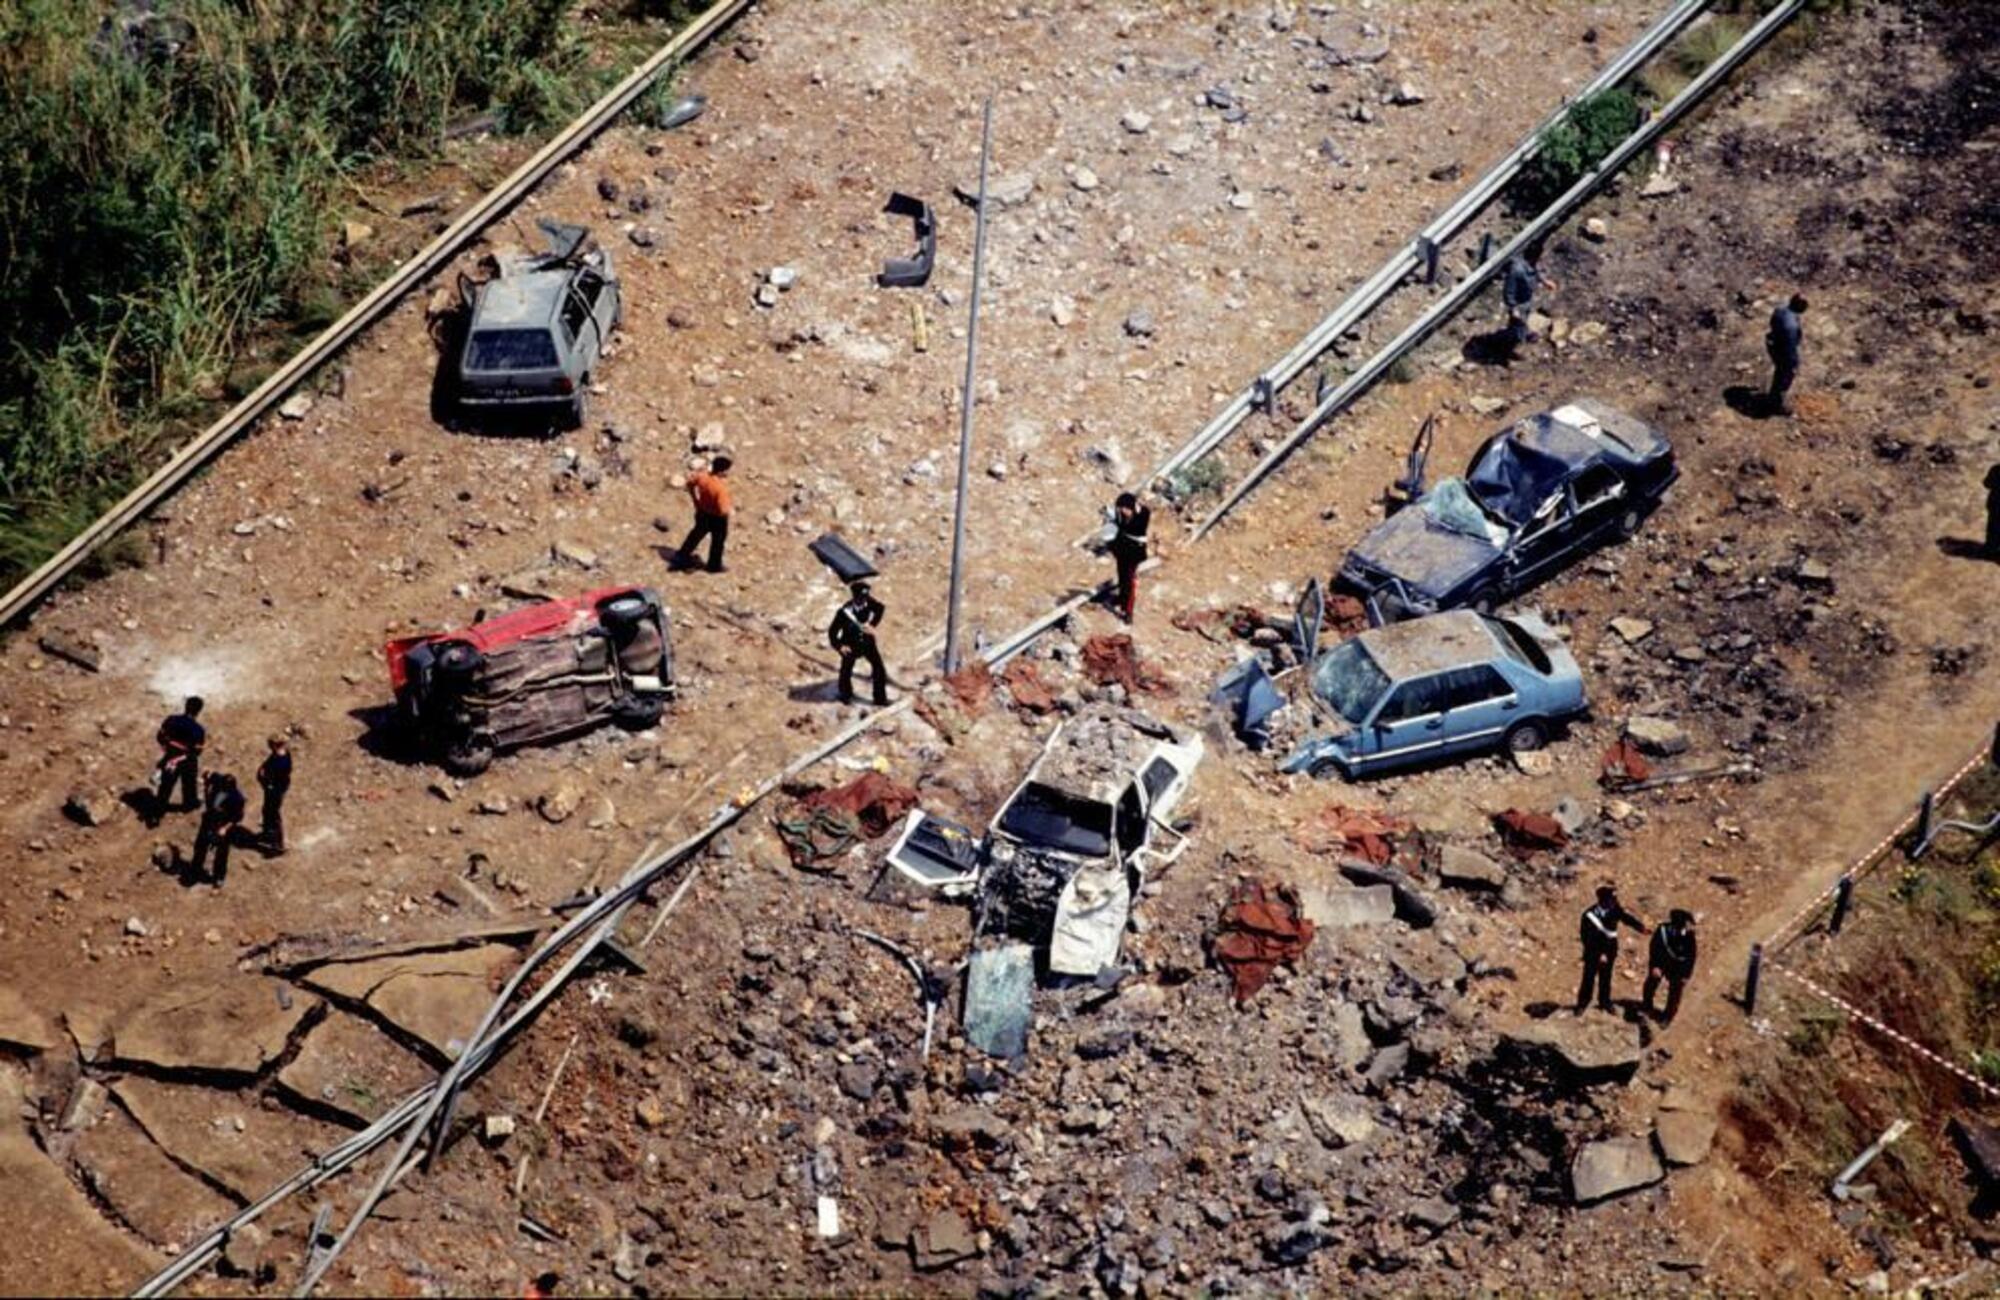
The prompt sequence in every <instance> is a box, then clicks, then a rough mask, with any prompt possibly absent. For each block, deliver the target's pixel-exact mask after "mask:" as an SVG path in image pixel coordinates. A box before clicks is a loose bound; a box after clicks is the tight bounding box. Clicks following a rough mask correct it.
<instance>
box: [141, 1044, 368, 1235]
mask: <svg viewBox="0 0 2000 1300" xmlns="http://www.w3.org/2000/svg"><path fill="white" fill-rule="evenodd" d="M111 1091H112V1092H113V1093H114V1094H116V1096H117V1098H118V1102H119V1104H120V1105H122V1106H124V1107H125V1110H126V1111H127V1113H129V1114H130V1115H131V1116H132V1118H133V1119H134V1120H136V1121H137V1122H138V1124H139V1127H140V1128H141V1129H142V1130H144V1131H145V1134H146V1136H147V1137H149V1138H151V1139H152V1140H153V1141H154V1142H155V1143H157V1144H158V1145H159V1148H160V1149H161V1150H162V1151H164V1152H166V1153H167V1155H168V1156H170V1157H172V1159H173V1160H174V1162H175V1163H176V1164H179V1165H180V1166H182V1167H183V1168H186V1169H194V1170H198V1171H200V1173H201V1174H202V1175H203V1176H204V1177H205V1178H207V1179H208V1180H209V1181H210V1182H213V1183H215V1184H217V1185H219V1186H221V1187H223V1188H226V1189H227V1190H228V1191H230V1192H231V1193H233V1194H234V1195H236V1196H238V1197H240V1198H242V1199H243V1200H244V1201H245V1202H246V1203H247V1202H249V1201H250V1200H252V1199H254V1198H255V1197H257V1196H260V1195H262V1194H263V1193H264V1192H266V1191H268V1190H269V1189H270V1188H271V1186H272V1185H273V1184H275V1183H277V1182H279V1181H281V1180H282V1179H284V1178H285V1177H286V1176H287V1175H289V1174H291V1173H292V1172H293V1170H295V1169H296V1168H298V1166H299V1165H300V1164H301V1163H303V1162H305V1161H307V1160H310V1159H311V1158H312V1155H313V1153H314V1152H318V1151H324V1150H326V1149H327V1148H329V1147H331V1146H333V1145H334V1144H335V1143H336V1142H337V1141H339V1138H340V1134H339V1132H338V1131H337V1130H335V1129H331V1128H328V1127H327V1126H325V1125H323V1124H317V1123H314V1122H313V1121H311V1120H307V1119H302V1118H300V1117H299V1116H297V1115H294V1114H292V1113H291V1112H290V1111H287V1110H284V1109H282V1108H272V1107H266V1106H260V1105H258V1104H257V1099H256V1098H255V1097H254V1096H248V1095H241V1094H238V1093H234V1092H224V1091H220V1090H217V1089H214V1088H204V1087H201V1086H198V1085H192V1084H178V1083H161V1082H159V1081H158V1080H156V1079H147V1078H143V1077H141V1076H139V1075H127V1076H126V1077H124V1078H123V1079H120V1080H118V1081H117V1082H115V1083H113V1084H112V1085H111Z"/></svg>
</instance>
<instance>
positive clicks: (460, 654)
mask: <svg viewBox="0 0 2000 1300" xmlns="http://www.w3.org/2000/svg"><path fill="white" fill-rule="evenodd" d="M485 663H486V659H485V657H484V656H483V655H481V654H480V653H479V652H478V651H477V650H475V649H473V648H472V647H471V646H469V645H467V644H466V643H465V642H463V641H453V642H451V643H450V644H448V645H446V646H445V647H444V648H443V649H441V650H439V651H438V656H437V671H438V672H439V673H441V674H443V675H444V676H446V677H470V676H472V675H473V674H474V673H476V672H478V671H479V670H480V668H481V667H483V666H484V665H485Z"/></svg>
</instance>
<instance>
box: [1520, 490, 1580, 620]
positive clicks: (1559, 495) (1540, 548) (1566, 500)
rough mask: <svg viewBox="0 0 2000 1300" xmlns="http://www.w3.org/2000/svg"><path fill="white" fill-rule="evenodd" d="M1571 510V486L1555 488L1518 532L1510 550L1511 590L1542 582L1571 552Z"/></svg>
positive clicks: (1523, 588)
mask: <svg viewBox="0 0 2000 1300" xmlns="http://www.w3.org/2000/svg"><path fill="white" fill-rule="evenodd" d="M1570 524H1571V512H1570V497H1569V487H1568V485H1567V484H1565V485H1564V486H1562V487H1559V488H1555V489H1553V490H1552V491H1551V492H1550V494H1549V495H1548V496H1547V497H1546V498H1544V499H1543V501H1542V504H1541V506H1540V507H1539V508H1538V509H1537V510H1536V511H1535V515H1534V518H1532V519H1530V520H1529V521H1528V522H1527V524H1526V525H1525V526H1524V527H1523V528H1522V529H1521V531H1520V532H1519V533H1517V534H1516V535H1515V538H1514V543H1513V545H1512V546H1511V547H1510V548H1509V550H1508V553H1507V578H1508V581H1507V586H1508V593H1509V594H1510V595H1511V594H1513V593H1515V592H1519V591H1522V590H1525V589H1526V588H1528V587H1530V586H1532V585H1533V584H1535V583H1536V582H1539V581H1541V579H1542V578H1543V577H1545V576H1546V575H1547V574H1548V573H1549V572H1550V571H1551V570H1552V569H1553V568H1554V567H1555V566H1556V564H1557V563H1558V562H1559V561H1560V560H1561V559H1562V558H1563V557H1564V556H1565V555H1567V554H1568V553H1569V551H1570V549H1571V546H1570V541H1571V535H1570Z"/></svg>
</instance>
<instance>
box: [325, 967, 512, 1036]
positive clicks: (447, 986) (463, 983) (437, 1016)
mask: <svg viewBox="0 0 2000 1300" xmlns="http://www.w3.org/2000/svg"><path fill="white" fill-rule="evenodd" d="M518 956H519V954H518V953H516V952H515V951H514V949H513V948H511V947H509V946H508V945H506V944H504V943H489V944H483V945H481V946H480V947H477V948H461V949H457V950H455V951H451V952H430V953H413V954H408V955H405V956H399V957H382V958H377V959H376V960H374V961H355V962H329V963H328V964H326V965H324V966H318V967H315V968H314V969H313V970H312V971H311V972H310V973H308V974H307V975H306V976H305V977H304V979H305V982H306V984H308V985H310V986H311V987H313V988H316V989H319V990H320V991H322V992H325V993H331V994H334V995H335V996H337V997H341V998H345V999H347V1000H349V1001H350V1002H359V1003H364V1004H366V1005H367V1006H368V1008H369V1009H370V1010H372V1011H375V1012H376V1013H378V1014H379V1015H380V1016H381V1017H382V1019H384V1020H385V1021H387V1022H388V1023H390V1024H392V1025H394V1026H395V1027H396V1028H398V1029H400V1030H402V1031H403V1032H404V1033H405V1034H407V1035H409V1036H410V1038H412V1039H413V1040H415V1041H416V1042H418V1043H420V1044H422V1045H423V1046H425V1047H428V1048H430V1049H431V1050H432V1051H434V1052H436V1053H437V1054H438V1055H440V1056H442V1057H444V1058H445V1059H447V1060H450V1059H454V1058H456V1057H457V1056H458V1054H459V1052H461V1051H463V1050H464V1047H465V1038H466V1037H467V1036H468V1035H469V1034H471V1033H472V1031H473V1030H474V1029H475V1028H476V1027H477V1026H478V1024H479V1018H480V1017H481V1016H482V1015H484V1014H485V1012H486V1008H487V1007H488V1006H489V1005H491V1003H492V1001H493V996H494V988H495V984H496V980H495V977H496V976H497V975H498V973H499V972H500V970H501V969H502V968H503V967H505V966H508V965H511V964H512V963H513V962H514V960H515V959H516V958H517V957H518Z"/></svg>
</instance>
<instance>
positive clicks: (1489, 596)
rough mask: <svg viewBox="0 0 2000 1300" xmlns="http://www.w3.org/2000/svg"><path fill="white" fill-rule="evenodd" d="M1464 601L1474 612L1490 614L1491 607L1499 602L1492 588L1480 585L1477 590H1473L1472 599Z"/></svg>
mask: <svg viewBox="0 0 2000 1300" xmlns="http://www.w3.org/2000/svg"><path fill="white" fill-rule="evenodd" d="M1465 603H1466V607H1467V608H1469V609H1470V610H1472V612H1473V613H1475V614H1491V613H1492V612H1493V607H1494V606H1495V605H1497V604H1499V603H1500V602H1499V600H1498V598H1497V597H1495V595H1494V594H1493V588H1491V587H1481V588H1480V589H1479V590H1478V591H1475V592H1473V593H1472V599H1471V600H1468V601H1466V602H1465Z"/></svg>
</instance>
